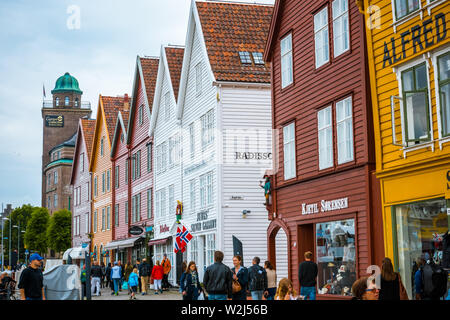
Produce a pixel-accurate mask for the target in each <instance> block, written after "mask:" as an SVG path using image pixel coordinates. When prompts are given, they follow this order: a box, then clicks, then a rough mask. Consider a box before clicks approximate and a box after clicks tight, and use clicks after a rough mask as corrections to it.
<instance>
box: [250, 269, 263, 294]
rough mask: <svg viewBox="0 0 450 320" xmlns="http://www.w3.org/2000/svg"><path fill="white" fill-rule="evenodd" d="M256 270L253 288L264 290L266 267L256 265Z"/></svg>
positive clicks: (253, 275) (253, 276)
mask: <svg viewBox="0 0 450 320" xmlns="http://www.w3.org/2000/svg"><path fill="white" fill-rule="evenodd" d="M255 269H256V271H255V272H253V274H252V279H251V281H252V282H251V283H252V289H253V290H264V289H265V288H264V271H265V270H264V268H262V267H260V266H256V268H255Z"/></svg>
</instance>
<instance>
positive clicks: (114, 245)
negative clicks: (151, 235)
mask: <svg viewBox="0 0 450 320" xmlns="http://www.w3.org/2000/svg"><path fill="white" fill-rule="evenodd" d="M141 238H144V237H143V236H140V237H135V238H129V239H125V240H117V241H111V242H108V243H107V244H106V246H105V247H104V248H103V249H104V250H111V249H124V248H131V247H133V246H134V243H135V242H136V240H138V239H141Z"/></svg>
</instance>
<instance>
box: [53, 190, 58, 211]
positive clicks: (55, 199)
mask: <svg viewBox="0 0 450 320" xmlns="http://www.w3.org/2000/svg"><path fill="white" fill-rule="evenodd" d="M53 207H54V208H55V209H56V208H57V207H58V194H56V193H55V194H54V195H53Z"/></svg>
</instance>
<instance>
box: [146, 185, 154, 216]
mask: <svg viewBox="0 0 450 320" xmlns="http://www.w3.org/2000/svg"><path fill="white" fill-rule="evenodd" d="M152 195H153V189H148V190H147V219H150V218H151V217H152Z"/></svg>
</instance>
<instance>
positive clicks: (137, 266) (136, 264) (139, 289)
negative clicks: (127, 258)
mask: <svg viewBox="0 0 450 320" xmlns="http://www.w3.org/2000/svg"><path fill="white" fill-rule="evenodd" d="M140 265H141V260H140V259H136V263H135V264H134V266H133V269H134V268H136V269H137V270H138V280H139V281H138V282H139V285H138V292H139V291H141V275H140V274H139V272H140V271H139V270H140V269H139V266H140Z"/></svg>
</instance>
